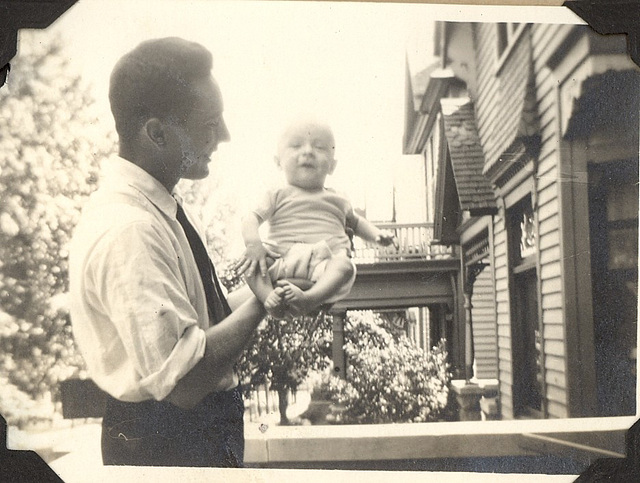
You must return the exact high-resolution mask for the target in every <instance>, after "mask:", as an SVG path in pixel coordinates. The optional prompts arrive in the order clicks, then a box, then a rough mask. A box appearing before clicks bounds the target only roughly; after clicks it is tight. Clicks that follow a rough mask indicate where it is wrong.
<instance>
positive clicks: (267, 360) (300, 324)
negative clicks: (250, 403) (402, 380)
mask: <svg viewBox="0 0 640 483" xmlns="http://www.w3.org/2000/svg"><path fill="white" fill-rule="evenodd" d="M221 280H222V283H223V284H224V285H225V286H226V287H227V288H228V289H229V290H233V289H237V288H239V287H241V286H242V285H243V284H244V282H243V281H242V280H241V279H240V277H238V276H237V275H236V274H235V273H233V272H230V271H225V272H223V274H222V276H221ZM332 338H333V334H332V325H331V317H330V316H328V315H326V314H325V313H324V312H320V313H318V314H317V315H315V316H307V317H298V318H295V319H294V320H291V321H285V320H281V321H279V320H275V319H272V318H271V317H267V318H265V320H264V321H262V323H261V324H260V326H259V327H258V329H257V330H256V331H255V332H254V333H253V336H252V339H251V340H250V342H249V345H248V347H247V349H246V350H245V351H244V353H243V354H242V357H241V358H240V360H239V361H238V364H237V369H238V372H239V374H240V378H241V381H242V382H243V383H244V384H245V386H244V388H245V392H246V393H247V394H246V395H248V392H249V391H252V390H256V389H258V388H259V387H260V386H262V385H263V384H265V382H268V384H269V387H270V389H272V390H275V391H277V393H278V408H279V411H280V424H288V423H289V420H288V418H287V407H288V394H289V393H290V392H291V391H295V390H296V389H297V387H298V386H299V385H300V384H301V383H302V382H303V381H305V380H306V379H307V377H308V376H309V374H310V373H312V372H319V371H322V370H324V369H325V368H327V367H328V366H329V365H330V364H331V358H330V354H331V341H332Z"/></svg>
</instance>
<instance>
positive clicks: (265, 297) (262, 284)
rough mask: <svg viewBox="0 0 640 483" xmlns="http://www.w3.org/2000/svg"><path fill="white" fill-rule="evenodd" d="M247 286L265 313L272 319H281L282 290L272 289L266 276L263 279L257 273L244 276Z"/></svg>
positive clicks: (282, 308) (282, 306) (282, 309)
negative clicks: (262, 306) (260, 303)
mask: <svg viewBox="0 0 640 483" xmlns="http://www.w3.org/2000/svg"><path fill="white" fill-rule="evenodd" d="M245 280H246V281H247V285H248V286H249V288H250V289H251V291H252V292H253V293H254V294H255V296H256V298H257V299H258V300H259V301H260V302H262V304H263V305H264V308H265V310H266V311H267V313H268V314H269V315H271V316H273V317H276V318H281V317H282V316H283V313H284V305H285V303H284V299H283V297H282V296H283V290H282V289H281V288H276V289H274V288H273V284H272V283H271V279H270V278H269V276H268V275H267V276H266V277H263V276H262V275H260V274H259V273H254V274H252V275H250V276H245Z"/></svg>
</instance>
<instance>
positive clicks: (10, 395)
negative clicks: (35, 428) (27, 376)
mask: <svg viewBox="0 0 640 483" xmlns="http://www.w3.org/2000/svg"><path fill="white" fill-rule="evenodd" d="M0 387H2V391H0V408H1V409H2V416H3V417H4V419H5V420H6V421H7V424H8V425H10V426H16V427H18V428H23V427H25V426H27V425H28V424H33V423H38V422H49V421H51V420H52V419H54V416H55V406H54V404H53V403H52V402H51V400H46V399H44V398H42V399H40V400H37V401H36V400H34V399H32V398H31V397H30V396H29V395H28V394H26V393H25V392H24V391H21V390H20V389H18V388H17V387H16V386H15V385H14V384H11V382H9V379H7V377H5V376H3V375H0Z"/></svg>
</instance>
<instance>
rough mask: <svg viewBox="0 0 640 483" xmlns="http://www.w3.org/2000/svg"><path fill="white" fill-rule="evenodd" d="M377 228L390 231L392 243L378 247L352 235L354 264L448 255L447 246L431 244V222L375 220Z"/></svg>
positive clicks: (450, 254)
mask: <svg viewBox="0 0 640 483" xmlns="http://www.w3.org/2000/svg"><path fill="white" fill-rule="evenodd" d="M376 226H377V227H378V228H380V229H381V230H383V231H385V232H387V233H392V234H393V236H394V239H395V245H389V246H388V247H382V246H379V245H377V244H375V243H370V242H366V241H364V240H362V239H361V238H357V237H355V238H354V248H355V251H354V261H355V262H356V264H372V263H385V262H387V263H388V262H398V261H414V260H433V259H440V258H451V257H452V252H451V247H446V246H443V245H432V244H431V241H432V240H433V223H376Z"/></svg>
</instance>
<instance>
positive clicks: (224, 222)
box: [176, 174, 236, 267]
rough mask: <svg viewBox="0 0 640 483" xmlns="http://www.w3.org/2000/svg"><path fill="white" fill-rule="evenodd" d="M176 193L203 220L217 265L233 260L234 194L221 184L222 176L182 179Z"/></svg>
mask: <svg viewBox="0 0 640 483" xmlns="http://www.w3.org/2000/svg"><path fill="white" fill-rule="evenodd" d="M176 192H177V193H178V194H179V195H180V196H181V197H182V200H183V202H184V203H185V204H186V205H189V208H190V210H191V212H193V213H194V214H196V215H197V216H198V219H200V220H202V223H203V226H204V230H205V235H206V238H207V245H208V249H209V254H210V255H211V260H212V261H213V263H214V265H215V266H216V267H218V266H223V265H224V264H225V263H226V262H227V261H228V260H229V259H230V255H229V250H230V247H229V240H230V239H231V238H232V236H231V234H230V231H231V226H230V220H235V218H236V216H235V214H236V211H235V206H234V203H233V202H232V198H231V196H232V194H231V193H229V192H228V191H227V190H226V188H225V187H224V186H221V183H220V178H219V177H217V176H215V174H212V175H210V176H208V177H207V178H205V179H203V180H198V181H191V180H185V179H183V180H180V182H179V183H178V185H177V186H176Z"/></svg>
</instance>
